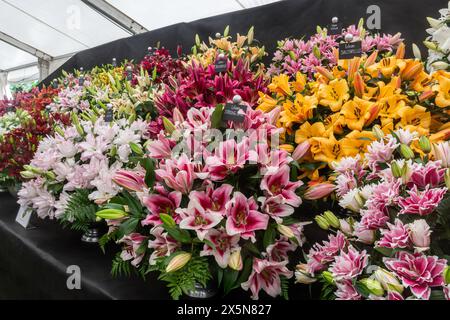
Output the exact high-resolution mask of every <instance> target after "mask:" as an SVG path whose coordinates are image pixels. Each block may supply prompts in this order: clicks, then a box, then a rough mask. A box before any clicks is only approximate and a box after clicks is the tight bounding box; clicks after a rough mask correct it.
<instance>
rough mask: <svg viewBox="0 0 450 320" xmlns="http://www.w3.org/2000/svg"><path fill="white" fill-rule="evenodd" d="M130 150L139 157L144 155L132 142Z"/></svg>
mask: <svg viewBox="0 0 450 320" xmlns="http://www.w3.org/2000/svg"><path fill="white" fill-rule="evenodd" d="M130 148H131V150H132V151H133V152H134V153H136V154H137V155H139V156H142V155H144V151H142V148H141V147H140V146H139V145H138V144H136V143H134V142H130Z"/></svg>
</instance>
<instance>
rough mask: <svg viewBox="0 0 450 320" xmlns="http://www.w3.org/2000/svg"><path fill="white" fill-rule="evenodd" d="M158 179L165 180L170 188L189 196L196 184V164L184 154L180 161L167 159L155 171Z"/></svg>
mask: <svg viewBox="0 0 450 320" xmlns="http://www.w3.org/2000/svg"><path fill="white" fill-rule="evenodd" d="M155 173H156V175H157V177H158V178H160V179H162V180H164V182H165V183H166V185H167V186H168V187H169V188H172V189H174V190H176V191H180V192H181V193H183V194H188V193H189V191H191V189H192V186H193V184H194V180H195V178H196V175H195V173H194V164H193V163H192V162H191V161H190V160H189V158H188V157H187V156H186V155H185V154H182V155H181V156H180V157H179V158H178V159H167V160H166V161H165V162H164V164H161V166H160V168H159V169H157V170H155Z"/></svg>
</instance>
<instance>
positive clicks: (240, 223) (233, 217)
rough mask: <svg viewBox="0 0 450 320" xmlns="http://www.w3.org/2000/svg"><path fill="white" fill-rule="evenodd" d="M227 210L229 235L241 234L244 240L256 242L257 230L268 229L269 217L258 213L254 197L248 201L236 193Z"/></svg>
mask: <svg viewBox="0 0 450 320" xmlns="http://www.w3.org/2000/svg"><path fill="white" fill-rule="evenodd" d="M226 209H227V216H228V218H227V222H226V230H227V232H228V234H229V235H236V234H240V235H241V237H242V238H243V239H251V241H252V242H255V241H256V239H255V230H265V229H267V224H268V222H269V216H268V215H266V214H263V213H261V212H259V211H258V205H257V203H256V201H255V199H253V198H252V197H250V198H249V199H247V198H246V197H245V196H244V195H243V194H242V193H240V192H235V193H234V196H233V199H232V200H230V201H229V202H228V203H227V205H226Z"/></svg>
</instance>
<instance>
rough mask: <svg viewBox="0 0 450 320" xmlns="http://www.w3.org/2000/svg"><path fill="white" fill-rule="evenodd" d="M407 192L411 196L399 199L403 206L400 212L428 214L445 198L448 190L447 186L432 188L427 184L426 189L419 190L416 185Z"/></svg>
mask: <svg viewBox="0 0 450 320" xmlns="http://www.w3.org/2000/svg"><path fill="white" fill-rule="evenodd" d="M407 192H408V194H409V197H407V198H400V199H399V205H400V208H401V210H400V212H399V214H418V215H421V216H426V215H429V214H430V213H432V212H433V211H434V209H436V208H437V206H438V205H439V203H440V202H441V200H442V199H443V197H444V194H445V193H446V192H447V188H434V189H430V188H429V186H427V187H426V188H425V190H423V191H419V190H418V188H417V186H416V185H415V186H413V187H412V189H411V190H409V191H407Z"/></svg>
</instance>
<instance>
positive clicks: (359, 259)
mask: <svg viewBox="0 0 450 320" xmlns="http://www.w3.org/2000/svg"><path fill="white" fill-rule="evenodd" d="M368 258H369V256H368V255H367V252H366V250H363V251H361V252H360V251H358V250H356V249H355V248H353V247H352V246H349V247H348V248H347V252H344V251H341V253H340V255H338V256H336V257H335V258H334V262H333V263H332V264H331V266H330V271H331V273H332V275H333V279H334V280H336V281H341V280H351V279H353V278H355V277H357V276H358V275H360V274H361V273H362V272H363V270H364V268H365V267H366V266H367V262H368Z"/></svg>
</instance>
